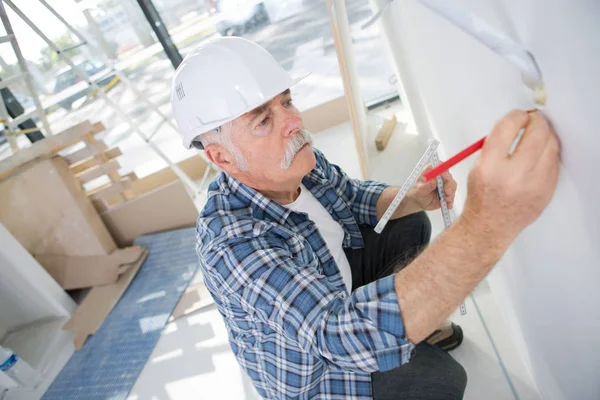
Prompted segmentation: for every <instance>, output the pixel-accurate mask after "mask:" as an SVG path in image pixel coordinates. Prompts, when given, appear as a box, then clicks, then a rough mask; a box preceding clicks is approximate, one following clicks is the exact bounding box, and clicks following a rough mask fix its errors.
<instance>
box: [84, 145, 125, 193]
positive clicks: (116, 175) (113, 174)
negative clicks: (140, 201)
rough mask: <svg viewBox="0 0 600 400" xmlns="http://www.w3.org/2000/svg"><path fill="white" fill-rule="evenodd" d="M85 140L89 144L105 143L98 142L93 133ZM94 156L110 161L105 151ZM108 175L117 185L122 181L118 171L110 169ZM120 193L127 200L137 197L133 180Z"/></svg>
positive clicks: (101, 160)
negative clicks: (132, 183)
mask: <svg viewBox="0 0 600 400" xmlns="http://www.w3.org/2000/svg"><path fill="white" fill-rule="evenodd" d="M83 140H84V141H85V143H86V145H87V146H93V145H94V144H97V143H102V144H104V143H103V142H97V141H96V138H95V137H94V135H93V134H87V135H84V136H83ZM94 158H95V159H96V160H97V161H98V163H106V162H108V158H107V157H106V156H105V155H104V153H95V154H94ZM106 175H108V178H109V179H110V181H111V182H112V183H113V184H115V185H116V184H117V183H119V182H121V181H122V178H121V175H119V173H118V172H117V171H110V172H108V173H107V174H106ZM119 193H121V194H122V196H123V197H124V199H125V200H127V199H132V198H134V197H135V195H134V193H133V191H132V190H131V182H130V184H129V186H128V187H127V188H125V189H124V190H122V191H120V192H119ZM103 197H104V198H106V197H107V196H103Z"/></svg>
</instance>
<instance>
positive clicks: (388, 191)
mask: <svg viewBox="0 0 600 400" xmlns="http://www.w3.org/2000/svg"><path fill="white" fill-rule="evenodd" d="M399 191H400V188H399V187H398V186H390V187H387V188H385V189H384V190H383V191H382V192H381V195H380V196H379V199H378V200H377V207H376V213H377V220H380V219H381V217H383V214H384V213H385V210H387V208H388V207H389V206H390V204H391V203H392V200H394V197H396V195H397V194H398V192H399ZM422 210H423V209H422V208H420V207H419V206H417V205H416V203H415V202H414V201H413V200H412V198H411V197H408V196H407V197H405V198H404V199H403V200H402V202H401V203H400V205H399V206H398V208H397V209H396V211H395V212H394V214H393V215H392V218H391V219H396V218H402V217H404V216H407V215H410V214H414V213H416V212H419V211H422Z"/></svg>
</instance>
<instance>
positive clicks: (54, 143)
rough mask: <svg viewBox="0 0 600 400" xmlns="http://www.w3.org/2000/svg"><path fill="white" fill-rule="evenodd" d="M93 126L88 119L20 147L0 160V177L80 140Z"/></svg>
mask: <svg viewBox="0 0 600 400" xmlns="http://www.w3.org/2000/svg"><path fill="white" fill-rule="evenodd" d="M93 130H94V128H93V127H92V124H91V123H90V122H89V121H83V122H80V123H79V124H77V125H74V126H72V127H70V128H69V129H67V130H64V131H62V132H60V133H57V134H56V135H54V136H50V137H47V138H45V139H43V140H40V141H38V142H35V143H33V144H32V145H31V146H30V147H28V148H26V149H22V150H20V151H19V152H17V153H15V154H13V155H12V156H10V157H8V158H6V159H4V160H1V161H0V179H1V178H3V177H5V176H7V175H9V174H10V173H11V171H12V170H14V169H15V168H17V167H19V166H21V165H24V164H26V163H28V162H31V161H33V160H35V159H37V158H41V157H47V156H50V155H52V154H54V153H56V152H57V151H60V150H62V149H64V148H67V147H69V146H71V145H73V144H75V143H77V142H79V141H80V140H81V137H82V136H83V135H85V134H86V133H89V132H92V131H93Z"/></svg>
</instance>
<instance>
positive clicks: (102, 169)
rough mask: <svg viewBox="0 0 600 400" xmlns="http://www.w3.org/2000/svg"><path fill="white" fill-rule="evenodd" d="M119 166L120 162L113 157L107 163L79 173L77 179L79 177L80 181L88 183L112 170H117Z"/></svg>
mask: <svg viewBox="0 0 600 400" xmlns="http://www.w3.org/2000/svg"><path fill="white" fill-rule="evenodd" d="M119 167H120V165H119V162H118V161H117V160H115V159H112V160H109V161H108V162H107V163H105V164H100V165H96V166H95V167H94V168H90V169H88V170H85V171H84V172H82V173H81V174H78V175H77V179H79V182H81V183H82V184H83V183H87V182H90V181H93V180H94V179H97V178H99V177H101V176H103V175H106V174H108V173H110V172H113V171H117V170H118V169H119Z"/></svg>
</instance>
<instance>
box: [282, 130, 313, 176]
mask: <svg viewBox="0 0 600 400" xmlns="http://www.w3.org/2000/svg"><path fill="white" fill-rule="evenodd" d="M305 144H309V145H311V146H312V144H313V138H312V135H311V134H310V132H308V131H307V130H306V129H301V130H300V131H299V132H298V133H296V134H295V135H294V137H293V138H292V139H290V141H289V142H288V146H287V149H285V154H284V155H283V159H282V160H281V168H282V169H288V168H289V167H290V166H291V165H292V161H294V157H296V154H298V152H299V151H300V149H302V147H303V146H304V145H305Z"/></svg>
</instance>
